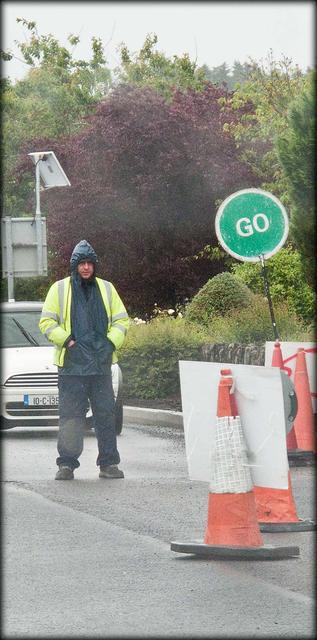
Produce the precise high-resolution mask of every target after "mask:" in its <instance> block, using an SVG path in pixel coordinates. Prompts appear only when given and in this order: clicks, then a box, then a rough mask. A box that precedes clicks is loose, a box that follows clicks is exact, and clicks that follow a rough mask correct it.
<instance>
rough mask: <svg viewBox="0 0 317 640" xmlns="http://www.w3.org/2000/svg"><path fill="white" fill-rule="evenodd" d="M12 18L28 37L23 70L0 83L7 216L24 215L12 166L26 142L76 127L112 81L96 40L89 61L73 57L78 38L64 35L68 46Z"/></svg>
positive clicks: (23, 48)
mask: <svg viewBox="0 0 317 640" xmlns="http://www.w3.org/2000/svg"><path fill="white" fill-rule="evenodd" d="M17 22H18V23H22V25H23V26H24V27H26V29H27V32H28V38H27V40H26V41H25V42H21V43H18V47H19V49H20V51H21V54H22V56H23V61H24V63H25V64H26V65H27V68H28V72H27V74H26V76H25V78H23V79H22V80H19V81H18V82H16V83H15V84H13V83H12V82H10V80H9V79H4V80H3V81H2V137H1V147H2V158H3V178H4V180H3V184H4V193H3V203H2V206H3V210H4V212H5V214H7V215H19V214H22V213H24V207H25V189H27V187H26V186H25V185H23V184H22V185H21V186H20V187H19V189H17V185H16V181H15V179H14V177H13V169H14V167H15V165H16V163H17V159H18V157H19V155H20V154H21V151H23V148H24V145H25V143H27V141H28V140H31V139H35V138H42V139H44V138H59V137H60V136H62V135H65V134H71V133H75V132H76V131H78V130H79V129H80V128H82V127H83V126H85V124H86V121H85V118H86V116H87V115H88V114H89V113H90V112H91V109H92V108H93V107H94V106H95V105H96V104H97V103H98V102H99V101H100V99H101V98H102V97H103V96H104V95H105V94H106V93H107V92H108V90H109V87H110V83H111V74H110V71H109V69H108V67H107V66H106V60H105V58H104V56H103V48H102V42H101V40H100V39H98V38H92V45H91V48H92V53H91V59H90V60H89V61H85V60H76V59H75V58H74V56H73V53H72V50H71V49H74V48H75V47H76V45H77V44H78V43H79V37H78V36H75V35H70V36H69V37H68V43H69V47H68V48H67V47H63V46H61V45H60V43H59V42H58V40H57V39H56V38H54V37H53V36H52V35H51V34H49V35H39V34H38V32H37V28H36V23H35V22H32V21H27V20H25V19H23V18H18V19H17ZM1 57H2V59H7V60H8V59H10V58H12V54H11V53H10V52H2V53H1Z"/></svg>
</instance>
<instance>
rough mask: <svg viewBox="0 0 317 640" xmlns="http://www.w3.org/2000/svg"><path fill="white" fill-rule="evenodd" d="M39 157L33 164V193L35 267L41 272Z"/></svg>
mask: <svg viewBox="0 0 317 640" xmlns="http://www.w3.org/2000/svg"><path fill="white" fill-rule="evenodd" d="M39 163H40V159H38V160H37V161H36V165H35V193H36V209H35V228H36V243H37V268H38V273H39V274H41V273H42V268H43V251H42V223H41V204H40V193H41V183H40V164H39Z"/></svg>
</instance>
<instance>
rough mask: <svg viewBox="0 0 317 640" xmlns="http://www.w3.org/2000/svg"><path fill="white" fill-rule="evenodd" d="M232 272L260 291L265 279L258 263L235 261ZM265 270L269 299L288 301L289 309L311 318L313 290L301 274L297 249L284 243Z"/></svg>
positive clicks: (310, 319)
mask: <svg viewBox="0 0 317 640" xmlns="http://www.w3.org/2000/svg"><path fill="white" fill-rule="evenodd" d="M231 271H232V273H233V274H234V275H235V276H236V277H237V278H238V279H239V280H240V281H241V282H243V283H244V284H246V285H247V286H248V287H249V288H250V289H251V290H252V291H253V292H254V293H263V291H264V282H263V277H262V269H261V265H260V264H259V263H250V262H244V263H243V264H234V265H232V267H231ZM267 274H268V280H269V285H270V294H271V298H272V302H273V303H274V305H275V303H278V302H279V301H280V300H284V301H286V302H287V304H288V307H289V309H290V310H292V311H294V312H295V313H296V315H297V316H299V317H300V318H302V319H303V320H304V321H305V322H306V323H308V324H310V323H311V322H313V319H314V316H315V313H316V311H315V310H316V294H315V292H314V291H313V290H312V288H311V287H310V286H309V284H308V283H307V282H306V279H305V277H304V275H303V271H302V266H301V258H300V254H299V252H298V251H296V250H295V249H292V247H290V246H289V247H287V248H283V249H280V251H279V252H278V253H276V254H275V255H274V256H272V258H270V260H269V261H268V262H267Z"/></svg>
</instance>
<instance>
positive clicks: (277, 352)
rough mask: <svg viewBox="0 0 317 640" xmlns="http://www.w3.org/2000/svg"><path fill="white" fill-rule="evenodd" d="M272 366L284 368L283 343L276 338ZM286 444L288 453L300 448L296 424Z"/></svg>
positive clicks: (287, 437)
mask: <svg viewBox="0 0 317 640" xmlns="http://www.w3.org/2000/svg"><path fill="white" fill-rule="evenodd" d="M271 366H272V367H278V368H279V369H282V370H284V361H283V355H282V349H281V344H280V342H279V340H275V343H274V347H273V354H272V365H271ZM286 446H287V453H291V454H292V453H293V451H296V450H297V449H298V445H297V440H296V435H295V429H294V425H293V426H292V428H291V430H290V431H289V433H288V434H287V435H286Z"/></svg>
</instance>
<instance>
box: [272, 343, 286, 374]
mask: <svg viewBox="0 0 317 640" xmlns="http://www.w3.org/2000/svg"><path fill="white" fill-rule="evenodd" d="M272 367H279V369H283V367H284V363H283V356H282V349H281V344H280V342H279V340H275V343H274V347H273V354H272Z"/></svg>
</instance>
